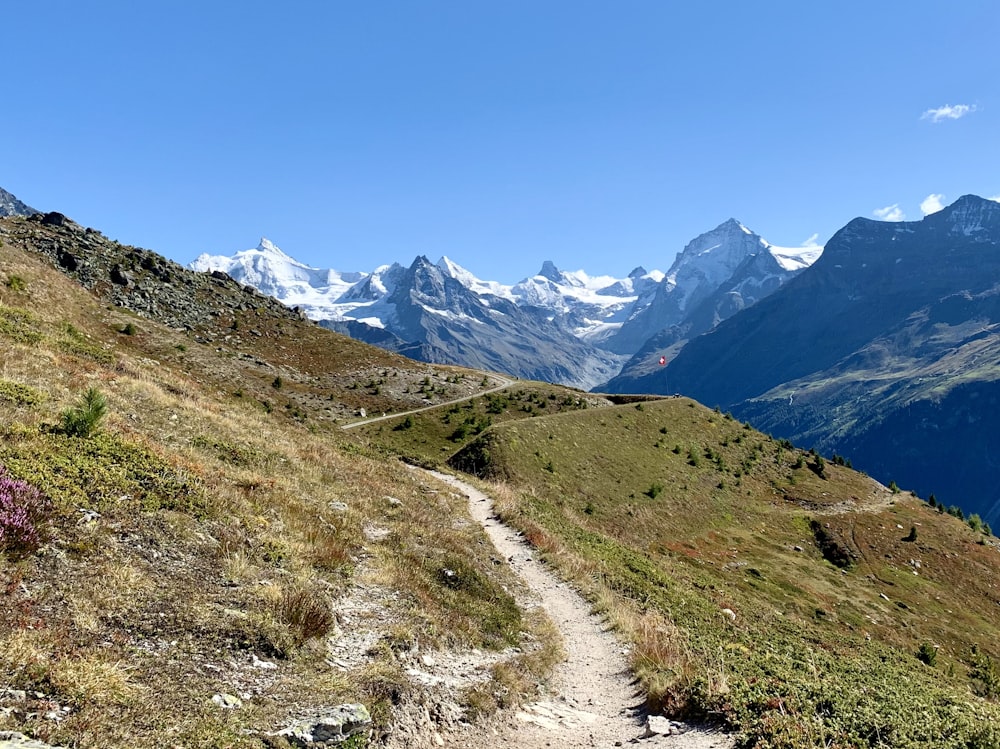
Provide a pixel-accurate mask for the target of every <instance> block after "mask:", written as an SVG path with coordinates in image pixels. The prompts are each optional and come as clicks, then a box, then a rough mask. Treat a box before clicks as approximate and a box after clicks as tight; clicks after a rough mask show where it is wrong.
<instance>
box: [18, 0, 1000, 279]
mask: <svg viewBox="0 0 1000 749" xmlns="http://www.w3.org/2000/svg"><path fill="white" fill-rule="evenodd" d="M8 15H9V14H8ZM6 29H7V31H8V33H6V34H5V35H4V36H5V40H4V60H5V70H6V73H5V83H4V93H5V96H4V100H5V106H4V113H3V116H2V117H0V134H2V136H3V143H4V147H3V149H2V156H0V164H2V170H0V186H2V187H4V188H6V189H7V190H9V191H11V192H13V193H14V194H15V195H17V196H18V197H19V198H21V199H22V200H24V201H25V202H27V203H29V204H31V205H33V206H35V207H36V208H39V209H42V210H59V211H61V212H63V213H66V214H67V215H69V216H71V217H72V218H74V219H76V220H77V221H79V222H80V223H82V224H84V225H87V226H93V227H95V228H98V229H100V230H101V231H103V232H104V233H105V234H107V235H108V236H110V237H112V238H114V239H118V240H120V241H123V242H127V243H129V244H137V245H140V246H143V247H148V248H151V249H154V250H156V251H158V252H160V253H162V254H164V255H166V256H168V257H170V258H172V259H174V260H177V261H179V262H185V263H186V262H189V261H190V260H192V259H194V257H195V256H196V255H197V254H199V253H201V252H211V253H215V254H231V253H233V252H235V251H237V250H241V249H246V248H249V247H252V246H254V245H256V244H257V241H258V239H259V238H260V237H261V236H267V237H268V238H270V239H271V240H272V241H273V242H275V243H276V244H278V245H279V246H280V247H282V249H284V250H285V251H286V252H288V253H289V254H291V255H292V256H294V257H297V258H299V259H300V260H303V261H305V262H308V263H310V264H312V265H316V266H322V267H333V268H336V269H337V270H342V271H351V270H370V269H372V268H373V267H374V266H376V265H378V264H382V263H386V262H392V261H399V262H403V263H409V262H410V261H411V260H412V259H413V257H414V256H416V255H417V254H426V255H428V256H429V257H431V259H433V260H436V259H437V258H438V257H439V256H441V255H448V256H449V257H451V258H452V259H453V260H455V261H456V262H458V263H459V264H461V265H463V266H465V267H466V268H468V269H469V270H471V271H472V272H473V273H475V274H476V275H478V276H480V277H481V278H487V279H491V280H499V281H504V282H513V281H516V280H519V279H520V278H522V277H525V276H528V275H531V274H533V273H535V272H537V270H538V268H539V267H540V266H541V263H542V261H543V260H545V259H551V260H554V261H555V262H556V264H557V265H559V266H560V267H563V268H564V269H567V270H575V269H578V268H584V269H586V270H587V271H588V272H589V273H591V274H603V273H608V274H614V275H624V274H625V273H627V272H628V271H629V270H631V269H632V268H633V267H635V266H637V265H643V266H645V267H646V268H647V269H652V268H660V269H661V270H665V269H666V268H667V267H668V266H669V264H670V262H671V261H672V260H673V257H674V255H675V254H676V252H677V251H679V250H680V249H681V248H682V247H683V246H684V244H685V243H686V242H687V241H688V240H690V239H691V238H693V237H694V236H696V235H697V234H700V233H701V232H703V231H707V230H709V229H711V228H713V227H715V226H716V225H717V224H719V223H721V222H722V221H724V220H725V219H727V218H729V217H730V216H734V217H736V218H738V219H740V220H741V221H743V222H744V223H745V224H746V225H747V226H749V227H750V228H752V229H754V230H755V231H757V232H758V233H760V234H761V235H762V236H764V237H765V238H767V239H768V240H769V241H771V242H772V243H774V244H779V245H786V246H795V245H799V244H802V243H804V242H806V241H808V240H809V239H810V238H812V237H815V238H816V239H818V241H819V242H821V243H822V242H825V241H826V240H827V239H828V238H829V237H830V236H831V235H832V234H833V233H834V232H835V231H836V230H837V229H838V228H840V227H841V226H843V225H844V224H845V223H847V221H849V220H850V219H852V218H853V217H855V216H868V217H875V216H876V213H875V212H876V211H883V212H882V213H881V214H878V215H882V216H886V217H889V218H898V217H900V216H905V217H906V218H907V219H919V218H920V217H921V216H922V215H923V212H922V210H921V204H922V203H923V204H924V209H925V210H929V209H932V208H933V207H934V206H935V201H934V200H931V201H928V200H927V199H928V198H929V197H930V196H940V197H938V198H937V199H936V202H938V203H943V204H947V203H949V202H951V201H952V200H954V199H955V198H958V197H959V196H960V195H962V194H965V193H970V192H972V193H976V194H979V195H983V196H984V197H993V196H997V195H1000V85H998V82H1000V75H998V74H1000V55H997V54H996V39H997V35H998V32H1000V3H996V2H995V0H964V1H963V2H959V3H951V4H944V3H940V2H926V1H925V0H908V1H907V2H870V1H868V2H858V1H856V0H845V1H842V2H836V3H806V2H764V1H762V2H743V1H741V2H726V3H720V2H701V3H683V4H682V3H671V2H667V1H666V0H659V1H655V2H654V1H640V0H616V1H615V2H590V1H589V0H551V1H546V0H530V1H528V2H523V1H522V0H504V1H503V2H486V1H485V0H483V1H482V2H480V1H479V0H454V1H450V2H444V1H436V0H426V1H425V2H413V0H385V1H383V2H379V1H377V0H373V1H372V2H363V3H362V2H346V1H345V2H341V1H340V0H323V1H320V0H315V1H308V2H307V1H300V2H295V1H294V0H290V1H289V2H284V3H276V2H257V1H256V0H244V1H243V2H240V3H232V2H225V3H224V2H219V1H214V0H203V1H202V2H188V1H187V0H174V1H172V2H167V1H166V0H162V1H159V2H157V1H156V0H150V2H134V0H128V1H127V2H126V1H120V2H119V1H112V0H93V1H92V2H87V3H81V2H79V1H78V0H73V2H66V1H64V0H63V1H60V2H45V3H41V4H38V5H37V6H36V5H33V6H31V11H30V13H28V12H24V13H22V14H20V16H19V17H18V19H17V20H16V23H15V22H14V19H12V18H8V25H7V26H6ZM894 206H895V208H893V207H894Z"/></svg>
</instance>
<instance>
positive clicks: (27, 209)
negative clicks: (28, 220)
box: [0, 187, 39, 216]
mask: <svg viewBox="0 0 1000 749" xmlns="http://www.w3.org/2000/svg"><path fill="white" fill-rule="evenodd" d="M36 213H39V211H36V210H35V209H34V208H32V207H31V206H29V205H26V204H25V203H22V202H21V201H20V200H18V199H17V198H16V197H15V196H14V195H12V194H11V193H9V192H7V191H6V190H4V189H3V188H2V187H0V216H33V215H34V214H36Z"/></svg>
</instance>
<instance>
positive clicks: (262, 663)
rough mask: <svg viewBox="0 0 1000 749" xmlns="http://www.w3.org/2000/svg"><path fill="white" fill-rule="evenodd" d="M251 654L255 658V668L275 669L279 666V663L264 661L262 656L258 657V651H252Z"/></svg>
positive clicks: (263, 669)
mask: <svg viewBox="0 0 1000 749" xmlns="http://www.w3.org/2000/svg"><path fill="white" fill-rule="evenodd" d="M250 655H251V657H252V658H253V667H254V668H259V669H261V670H262V671H274V670H275V669H277V668H278V664H276V663H273V662H271V661H262V660H261V659H260V658H258V657H257V654H256V653H251V654H250Z"/></svg>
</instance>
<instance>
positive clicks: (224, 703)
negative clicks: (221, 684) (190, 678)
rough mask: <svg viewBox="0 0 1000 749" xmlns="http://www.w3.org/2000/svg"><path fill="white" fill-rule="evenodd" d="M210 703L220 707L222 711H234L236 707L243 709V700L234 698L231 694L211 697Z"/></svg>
mask: <svg viewBox="0 0 1000 749" xmlns="http://www.w3.org/2000/svg"><path fill="white" fill-rule="evenodd" d="M212 702H214V703H215V704H216V705H218V706H219V707H221V708H222V709H223V710H235V709H236V708H238V707H243V700H241V699H240V698H239V697H234V696H233V695H231V694H225V693H219V694H216V695H213V696H212Z"/></svg>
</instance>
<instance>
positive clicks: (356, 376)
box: [0, 219, 556, 747]
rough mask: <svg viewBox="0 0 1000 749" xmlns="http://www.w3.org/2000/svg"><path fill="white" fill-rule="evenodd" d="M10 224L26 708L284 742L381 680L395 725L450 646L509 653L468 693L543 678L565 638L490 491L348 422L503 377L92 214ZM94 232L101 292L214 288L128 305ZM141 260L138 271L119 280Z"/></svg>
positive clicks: (9, 598)
mask: <svg viewBox="0 0 1000 749" xmlns="http://www.w3.org/2000/svg"><path fill="white" fill-rule="evenodd" d="M0 242H2V246H0V349H2V351H3V358H2V366H0V432H2V434H0V731H3V730H16V731H20V732H24V733H26V734H29V735H32V736H34V737H36V738H40V739H43V740H45V741H47V742H50V743H53V744H62V745H67V746H69V745H72V746H80V747H115V746H123V747H124V746H127V747H137V746H150V747H153V746H155V747H160V746H200V747H216V746H217V747H234V746H246V747H260V746H264V745H265V744H266V745H269V746H282V745H284V744H283V743H282V742H283V740H281V739H279V738H276V737H273V736H270V734H272V733H273V732H275V731H277V730H278V729H280V728H282V727H283V726H285V725H288V723H289V721H294V720H295V719H297V718H298V717H300V716H302V715H303V714H310V712H311V711H315V710H318V709H322V708H324V707H328V706H330V705H336V704H339V703H354V702H361V703H363V704H365V705H367V706H368V708H369V709H370V711H371V713H372V716H373V719H374V727H375V729H376V733H375V735H376V736H379V735H381V734H383V733H386V732H388V731H389V730H391V729H396V730H397V731H398V730H399V729H400V726H399V722H400V720H401V717H400V712H399V711H400V710H401V709H402V708H403V707H405V705H407V704H415V703H417V702H418V701H420V700H422V699H423V697H422V689H423V688H422V686H421V685H420V684H418V683H416V682H414V681H413V680H412V679H411V678H410V677H408V676H407V674H406V668H407V665H408V664H409V663H410V662H411V659H412V658H413V657H415V654H417V653H426V652H428V651H430V652H434V651H436V650H437V649H440V648H447V649H450V650H453V651H456V652H459V653H461V652H471V651H473V650H480V651H482V652H486V653H496V654H498V655H499V654H501V653H502V654H504V658H503V659H500V658H493V659H492V660H489V659H484V660H486V661H487V665H489V664H490V663H494V664H496V665H495V667H494V669H493V672H492V679H493V681H492V682H491V681H490V678H491V673H490V672H489V670H486V672H485V673H484V679H486V681H485V682H483V683H481V684H478V685H476V688H475V689H474V690H469V695H468V697H467V698H463V697H462V695H461V694H459V695H458V696H457V699H458V700H459V701H460V704H459V705H458V706H457V708H456V709H457V710H459V713H460V712H461V709H462V705H461V700H463V699H465V700H466V702H467V704H466V708H467V709H471V706H472V704H473V702H474V703H475V706H476V709H477V710H481V709H486V708H488V707H489V705H490V704H496V703H500V702H503V701H504V700H510V699H514V698H515V696H516V695H517V694H519V693H522V692H527V691H530V685H531V684H533V683H534V677H532V676H531V674H532V672H533V671H534V672H538V671H540V670H541V669H542V668H543V666H544V664H545V663H546V662H548V661H550V660H551V658H552V657H553V654H554V653H555V652H556V651H555V647H556V645H555V643H550V644H548V645H547V644H546V643H547V642H549V639H548V635H547V632H548V629H547V627H546V626H545V625H543V624H542V623H540V622H538V621H537V619H536V617H535V615H528V614H522V612H521V611H520V610H519V609H518V607H517V606H516V605H515V603H514V598H513V595H514V594H516V593H517V591H518V584H517V582H516V580H515V579H514V578H513V576H512V575H511V574H510V572H509V571H508V570H507V568H506V567H503V566H497V565H496V564H494V562H493V560H492V559H491V556H490V548H489V544H488V543H487V542H486V540H485V537H484V535H483V533H482V531H481V529H480V528H479V526H478V525H476V524H473V523H471V522H470V521H468V520H467V510H466V507H465V502H464V498H461V497H459V496H457V495H454V494H452V493H450V492H447V491H444V490H443V489H442V487H440V486H436V485H433V484H431V483H428V481H427V480H426V479H424V478H423V477H422V475H421V474H417V473H414V472H409V471H400V470H399V467H398V462H397V461H395V460H386V459H385V458H384V457H380V456H379V455H378V454H376V453H374V452H372V451H369V450H367V449H366V448H364V447H362V446H359V445H358V444H357V443H356V442H354V441H351V440H350V439H348V438H347V437H346V436H345V435H344V433H342V432H341V431H340V429H339V428H338V427H337V426H336V424H338V423H343V422H344V421H346V420H350V419H353V418H356V414H357V413H358V412H359V411H360V409H361V408H367V409H368V410H375V409H378V410H394V409H395V410H399V409H403V408H412V407H414V406H417V405H424V404H426V403H427V402H433V401H434V400H435V399H442V400H443V399H445V398H446V397H456V396H457V395H462V394H464V393H472V392H476V390H477V389H479V388H481V387H482V382H483V381H484V380H485V381H486V382H487V383H490V382H491V379H490V377H489V376H484V374H483V373H481V372H479V373H472V372H469V371H467V370H460V369H455V368H447V367H432V366H429V365H423V364H417V363H415V362H412V361H409V360H406V359H403V358H401V357H396V356H391V355H389V354H386V353H384V352H381V351H379V350H377V349H372V348H370V347H368V346H365V345H363V344H358V343H355V342H353V341H350V340H348V339H345V338H342V337H340V336H337V335H335V334H332V333H330V332H328V331H325V330H322V329H320V328H318V327H316V326H314V325H312V324H310V323H308V322H305V321H303V320H300V319H299V318H298V317H297V316H296V315H295V314H294V313H293V312H291V311H289V310H285V309H284V308H281V307H280V305H272V304H270V303H269V302H267V300H264V299H263V298H262V297H261V298H258V297H256V296H252V295H250V294H248V293H247V292H246V291H245V290H243V289H242V288H241V287H238V285H235V286H234V285H233V284H232V282H231V281H227V280H226V279H225V278H215V279H213V278H211V277H207V276H205V277H198V276H197V274H190V276H189V275H186V274H187V273H188V272H187V271H183V269H180V268H179V267H174V266H172V265H170V266H168V265H167V264H166V261H163V260H162V259H156V256H153V255H152V253H146V252H145V251H141V250H136V249H135V248H127V247H123V246H120V245H117V244H116V243H113V242H109V241H108V240H106V239H104V238H103V237H100V235H98V234H96V233H94V232H90V231H89V230H88V231H87V232H84V230H82V229H81V228H80V227H76V226H75V225H72V224H63V225H60V226H48V225H44V224H41V223H40V222H38V221H37V220H36V221H27V220H23V219H5V220H3V221H2V222H0ZM88 243H89V249H90V252H91V254H87V251H88ZM50 252H51V254H50ZM69 252H72V253H73V255H74V257H75V258H76V261H77V267H76V270H75V271H74V272H75V273H76V275H81V274H84V273H85V272H87V273H92V274H93V276H92V280H93V281H94V282H93V284H92V289H93V290H94V291H95V292H96V293H97V294H99V295H101V296H104V297H107V296H109V295H110V294H112V293H115V292H121V291H122V289H124V290H125V292H126V293H135V294H136V296H137V298H138V297H139V296H140V295H139V292H141V291H142V290H143V284H145V283H147V281H144V280H143V276H142V273H143V272H149V269H148V268H146V267H145V266H146V265H149V266H151V267H152V268H154V269H156V268H159V269H161V271H160V272H163V269H166V271H167V272H168V273H169V276H170V278H171V279H172V284H173V285H174V286H175V287H183V288H185V289H186V291H185V294H186V295H187V296H188V297H189V298H195V299H198V298H201V299H202V303H203V304H204V309H202V308H201V307H192V315H193V316H192V317H191V321H190V324H180V323H183V320H174V321H173V324H172V325H170V326H167V325H164V324H162V323H161V322H158V321H157V320H155V319H151V317H150V316H139V315H137V314H135V313H133V312H131V311H129V310H127V309H120V308H117V307H113V306H111V305H108V304H106V303H105V302H103V301H101V299H100V298H95V297H94V296H92V295H91V294H88V293H87V292H85V291H84V290H83V289H82V288H81V287H80V286H79V285H78V284H77V283H76V282H75V280H74V279H73V278H71V277H67V275H64V273H60V272H58V271H57V270H56V269H55V268H54V267H53V264H52V262H51V259H54V258H55V257H56V256H57V254H58V253H69ZM129 263H132V265H130V264H129ZM116 265H117V266H118V267H119V269H120V270H121V272H122V273H123V274H126V275H127V276H128V286H120V285H119V287H117V288H116V286H115V285H114V284H113V283H110V282H107V281H106V280H103V279H102V277H101V273H103V272H104V271H103V270H102V268H106V267H107V266H111V267H114V266H116ZM133 266H134V269H133ZM64 270H67V269H65V268H64ZM70 275H72V274H70ZM148 283H149V284H150V286H149V288H152V289H155V288H156V287H154V286H152V282H151V281H149V282H148ZM162 293H163V294H168V293H169V289H165V290H163V292H162ZM179 310H180V304H179V303H178V304H177V305H172V306H171V308H170V310H169V313H170V314H174V315H177V314H181V312H179ZM154 313H155V311H153V312H150V311H147V312H146V313H145V314H147V315H153V314H154ZM197 314H202V318H201V319H200V320H199V319H196V316H194V315H197ZM425 381H426V382H428V383H433V384H434V387H433V388H430V387H427V386H422V385H421V383H423V382H425ZM431 390H432V392H429V391H431ZM102 404H103V405H102ZM446 573H448V574H446ZM515 646H518V647H519V648H520V649H519V650H517V651H515V650H514V649H513V648H514V647H515ZM473 692H475V694H473ZM222 704H225V705H227V706H228V707H223V706H222ZM234 704H235V705H237V706H236V707H232V706H233V705H234ZM421 709H422V708H421Z"/></svg>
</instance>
